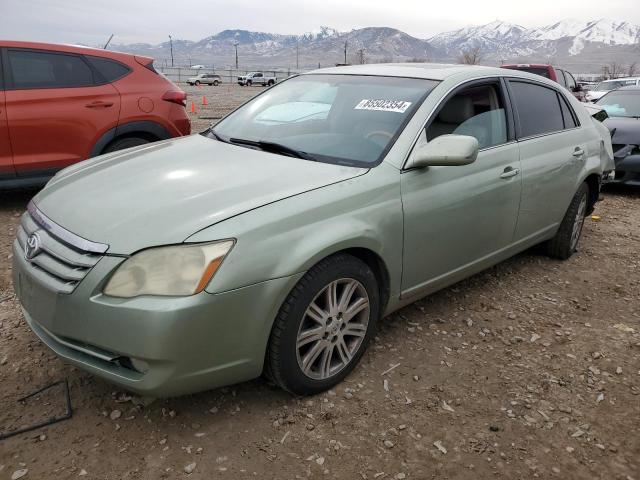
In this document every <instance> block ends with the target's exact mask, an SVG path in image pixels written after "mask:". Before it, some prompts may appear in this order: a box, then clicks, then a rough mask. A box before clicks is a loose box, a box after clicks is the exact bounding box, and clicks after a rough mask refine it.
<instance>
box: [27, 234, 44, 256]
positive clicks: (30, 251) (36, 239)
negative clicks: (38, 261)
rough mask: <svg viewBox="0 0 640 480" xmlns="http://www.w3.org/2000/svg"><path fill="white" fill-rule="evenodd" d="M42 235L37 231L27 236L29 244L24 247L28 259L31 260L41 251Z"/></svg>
mask: <svg viewBox="0 0 640 480" xmlns="http://www.w3.org/2000/svg"><path fill="white" fill-rule="evenodd" d="M40 250H41V247H40V236H39V235H38V234H37V233H32V234H31V235H29V238H27V244H26V245H25V248H24V257H25V258H26V259H27V260H31V259H32V258H33V257H35V256H36V255H38V254H39V253H40Z"/></svg>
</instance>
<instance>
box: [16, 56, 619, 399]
mask: <svg viewBox="0 0 640 480" xmlns="http://www.w3.org/2000/svg"><path fill="white" fill-rule="evenodd" d="M610 152H611V144H610V139H609V135H608V132H607V130H606V128H604V127H603V126H602V124H600V123H599V122H597V121H596V120H593V119H592V118H591V117H590V115H589V114H588V113H587V111H586V110H585V109H584V108H583V107H582V106H581V104H580V103H579V102H578V101H577V100H576V99H575V98H574V97H573V96H572V95H571V93H570V92H568V91H567V90H566V89H564V88H562V87H561V86H560V85H558V84H557V83H555V82H552V81H550V80H548V79H544V78H542V77H539V76H534V75H531V74H528V73H524V72H518V71H511V70H505V69H494V68H485V67H469V66H451V65H434V64H425V65H416V64H408V65H397V64H391V65H362V66H353V67H337V68H330V69H324V70H318V71H314V72H310V73H307V74H303V75H299V76H297V77H294V78H291V79H288V80H286V81H284V82H282V83H280V84H278V85H276V86H274V87H273V88H271V89H269V90H266V91H265V92H264V93H262V94H261V95H258V96H257V97H255V98H253V99H252V100H251V101H249V102H248V103H246V104H245V105H243V106H242V107H240V108H239V109H237V110H236V111H234V112H232V113H231V114H230V115H228V116H227V117H226V118H224V119H223V120H222V121H221V122H220V123H218V124H217V125H216V126H215V127H212V128H210V129H209V130H207V131H205V132H203V133H202V134H201V135H194V136H191V137H188V138H185V139H181V140H169V141H165V142H160V143H156V144H153V145H148V146H143V147H140V148H135V149H129V150H127V151H124V152H116V153H112V154H109V155H104V156H101V157H98V158H96V159H93V160H90V161H87V162H84V163H82V164H79V165H76V166H73V167H70V168H68V169H66V170H64V171H63V172H61V173H59V174H58V175H56V176H55V178H54V179H53V180H51V181H50V182H49V184H48V185H47V186H46V188H45V189H44V190H42V191H41V192H40V193H39V194H38V195H37V196H36V197H35V198H34V199H33V201H32V202H31V203H30V204H29V208H28V211H27V212H26V213H25V214H24V215H23V217H22V223H21V226H20V228H19V230H18V233H17V239H16V241H15V242H14V245H13V276H14V285H15V290H16V292H17V295H18V297H19V299H20V301H21V303H22V305H23V307H24V314H25V318H26V320H27V322H28V324H29V325H30V327H31V328H32V329H33V331H34V332H35V333H36V335H38V336H39V337H40V339H41V340H42V341H43V342H44V343H46V344H47V345H48V346H49V347H50V348H51V349H52V350H53V351H54V352H55V353H56V354H58V355H59V356H60V357H62V358H64V359H66V360H67V361H68V362H70V363H72V364H74V365H76V366H78V367H79V368H81V369H84V370H86V371H88V372H91V373H93V374H95V375H97V376H99V377H102V378H104V379H106V380H108V381H110V382H113V383H114V384H117V385H119V386H120V387H122V388H125V389H128V390H132V391H134V392H138V393H141V394H145V395H151V396H172V395H179V394H184V393H188V392H195V391H199V390H205V389H210V388H214V387H218V386H222V385H228V384H232V383H236V382H241V381H245V380H249V379H252V378H255V377H258V376H259V375H261V374H262V373H265V374H266V375H267V376H269V377H270V378H271V379H272V380H273V382H275V383H276V384H277V385H279V386H281V387H282V388H283V389H285V390H287V391H289V392H293V393H295V394H302V395H304V394H313V393H317V392H320V391H323V390H325V389H328V388H331V387H333V386H334V385H336V384H337V383H339V382H340V381H341V380H343V379H344V378H345V377H346V376H347V375H349V373H350V372H351V371H352V370H353V369H354V368H355V367H356V365H357V364H358V361H359V360H360V359H361V357H362V355H363V354H364V352H365V350H366V348H367V345H368V344H369V343H370V341H371V338H372V337H373V336H374V334H375V329H376V324H377V323H378V322H379V321H380V320H381V319H382V318H383V317H385V316H386V315H389V314H390V313H391V312H393V311H395V310H398V309H399V308H401V307H403V306H404V305H407V304H410V303H412V302H413V301H415V300H416V299H419V298H421V297H424V296H425V295H428V294H430V293H432V292H435V291H437V290H439V289H442V288H444V287H446V286H448V285H451V284H453V283H455V282H458V281H460V280H462V279H463V278H465V277H468V276H470V275H473V274H475V273H477V272H480V271H481V270H483V269H485V268H487V267H489V266H491V265H494V264H496V263H498V262H501V261H503V260H505V259H507V258H509V257H511V256H512V255H514V254H516V253H518V252H521V251H522V250H525V249H527V248H529V247H531V246H533V245H536V244H544V248H545V249H546V251H547V252H548V254H549V255H551V256H552V257H554V258H559V259H567V258H569V257H570V256H571V255H572V254H573V253H574V252H575V251H576V249H577V246H578V241H579V239H580V235H581V232H582V226H583V223H584V219H585V216H586V215H588V214H589V213H590V212H591V211H592V210H593V208H594V205H595V203H596V201H597V199H598V195H599V189H600V179H601V175H602V173H603V171H605V170H610V169H611V163H612V156H611V155H610ZM116 185H117V188H114V186H116Z"/></svg>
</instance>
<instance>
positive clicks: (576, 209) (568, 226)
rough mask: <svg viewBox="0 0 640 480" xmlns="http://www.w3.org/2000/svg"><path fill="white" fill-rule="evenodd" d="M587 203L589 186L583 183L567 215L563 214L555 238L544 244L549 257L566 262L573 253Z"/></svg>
mask: <svg viewBox="0 0 640 480" xmlns="http://www.w3.org/2000/svg"><path fill="white" fill-rule="evenodd" d="M588 203H589V186H588V185H587V184H586V183H583V184H582V185H580V188H578V191H577V192H576V194H575V195H574V196H573V198H572V199H571V203H570V204H569V208H568V209H567V213H565V215H564V218H563V219H562V222H561V223H560V228H558V231H557V232H556V235H555V237H553V238H552V239H551V240H549V241H548V242H547V244H546V250H547V254H548V255H549V256H551V257H554V258H559V259H560V260H566V259H568V258H569V257H570V256H571V255H573V254H574V253H575V251H576V249H577V247H578V241H579V240H580V236H581V234H582V227H583V226H584V219H585V217H586V215H587V207H588Z"/></svg>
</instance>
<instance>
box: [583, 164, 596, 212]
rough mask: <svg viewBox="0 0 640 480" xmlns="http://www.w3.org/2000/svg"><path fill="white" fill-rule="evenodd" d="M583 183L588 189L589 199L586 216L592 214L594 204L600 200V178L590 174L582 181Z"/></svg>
mask: <svg viewBox="0 0 640 480" xmlns="http://www.w3.org/2000/svg"><path fill="white" fill-rule="evenodd" d="M584 183H586V184H587V186H588V187H589V198H588V201H589V203H588V206H587V215H589V214H591V213H592V212H593V209H594V208H595V205H596V202H597V201H598V199H599V198H600V176H599V175H597V174H595V173H592V174H590V175H588V176H587V178H585V179H584Z"/></svg>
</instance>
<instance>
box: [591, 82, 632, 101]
mask: <svg viewBox="0 0 640 480" xmlns="http://www.w3.org/2000/svg"><path fill="white" fill-rule="evenodd" d="M629 85H640V77H627V78H616V79H615V80H605V81H603V82H600V83H599V84H598V85H596V87H595V88H594V89H593V90H589V91H587V95H586V100H587V102H595V101H596V100H599V99H601V98H602V97H604V96H605V95H606V94H607V93H608V92H610V91H611V90H615V89H617V88H620V87H628V86H629Z"/></svg>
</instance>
